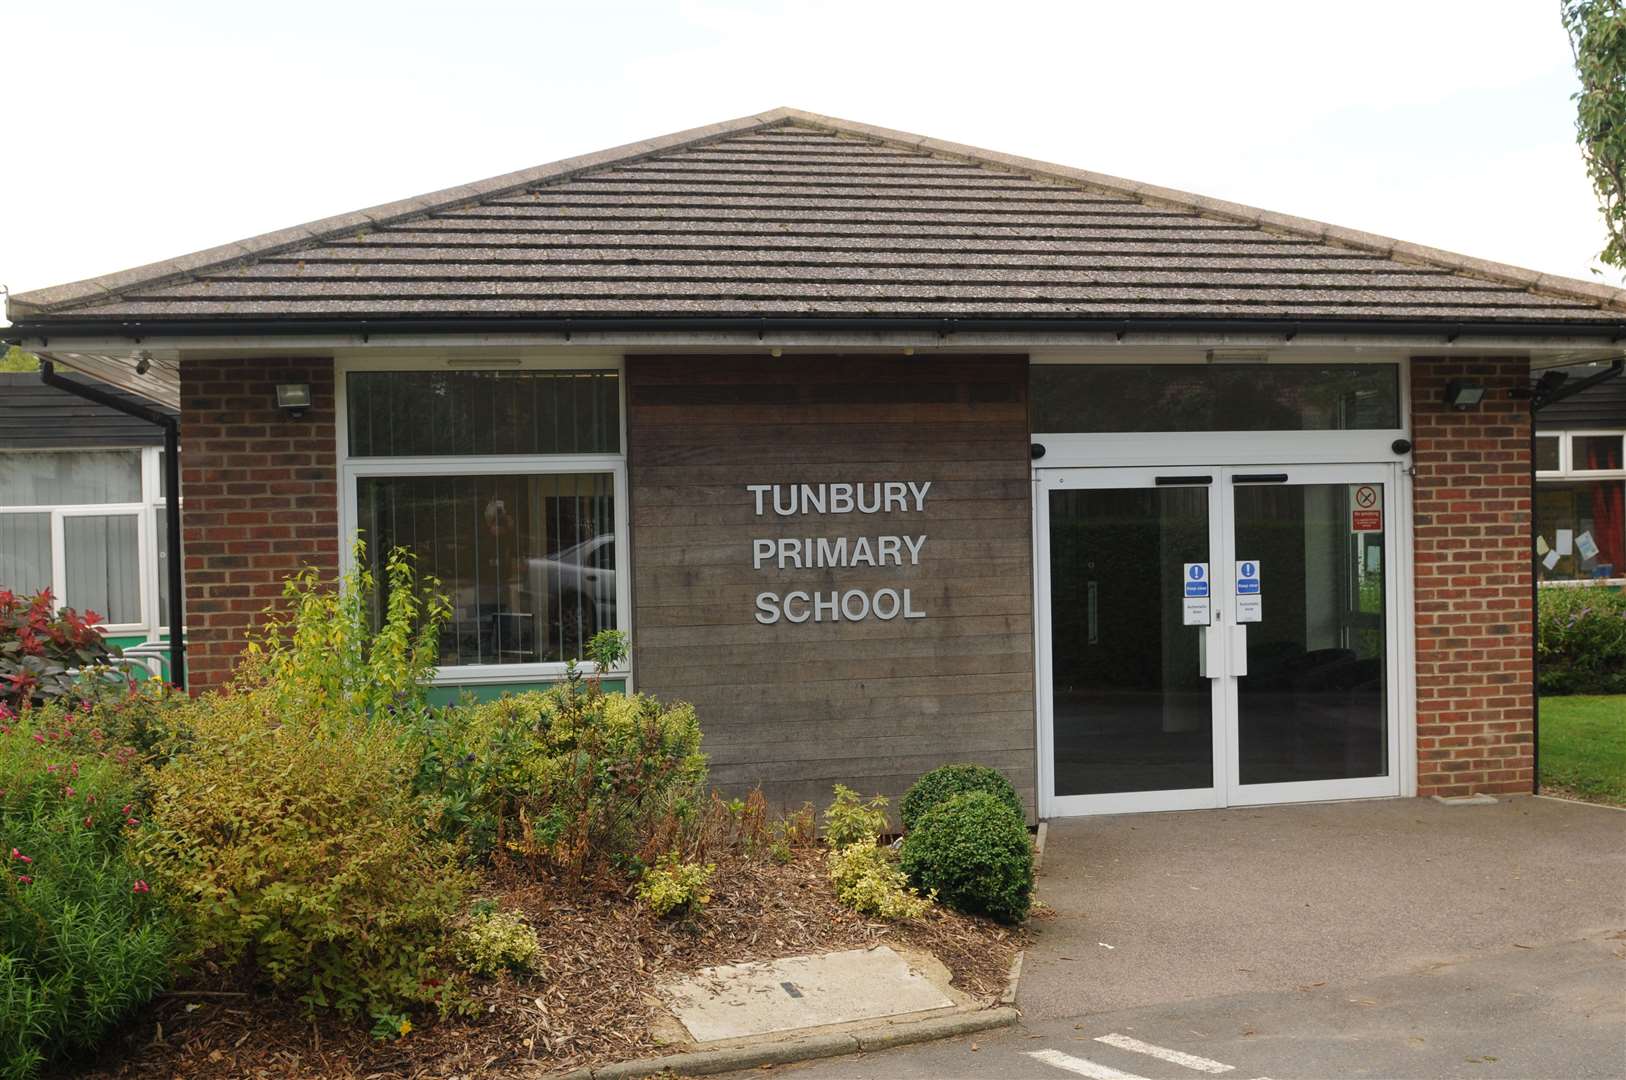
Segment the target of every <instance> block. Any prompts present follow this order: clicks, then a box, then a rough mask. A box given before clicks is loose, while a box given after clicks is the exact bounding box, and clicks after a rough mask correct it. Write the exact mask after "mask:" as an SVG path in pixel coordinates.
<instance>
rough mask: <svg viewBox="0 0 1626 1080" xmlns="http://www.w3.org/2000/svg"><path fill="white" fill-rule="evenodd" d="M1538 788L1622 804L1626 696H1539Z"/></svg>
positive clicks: (1625, 776) (1625, 783) (1624, 793)
mask: <svg viewBox="0 0 1626 1080" xmlns="http://www.w3.org/2000/svg"><path fill="white" fill-rule="evenodd" d="M1540 762H1541V763H1540V769H1541V790H1542V792H1543V793H1545V794H1548V795H1565V796H1570V797H1573V798H1577V799H1587V800H1590V801H1592V802H1603V803H1611V804H1613V805H1615V806H1626V694H1611V695H1609V696H1606V697H1589V696H1586V695H1580V694H1578V695H1576V696H1574V697H1543V698H1542V699H1541V759H1540Z"/></svg>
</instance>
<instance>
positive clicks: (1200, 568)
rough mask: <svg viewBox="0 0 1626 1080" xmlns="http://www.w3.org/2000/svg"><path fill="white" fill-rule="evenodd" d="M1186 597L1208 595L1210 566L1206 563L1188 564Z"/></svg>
mask: <svg viewBox="0 0 1626 1080" xmlns="http://www.w3.org/2000/svg"><path fill="white" fill-rule="evenodd" d="M1186 595H1187V596H1207V595H1208V564H1207V563H1205V562H1188V563H1186Z"/></svg>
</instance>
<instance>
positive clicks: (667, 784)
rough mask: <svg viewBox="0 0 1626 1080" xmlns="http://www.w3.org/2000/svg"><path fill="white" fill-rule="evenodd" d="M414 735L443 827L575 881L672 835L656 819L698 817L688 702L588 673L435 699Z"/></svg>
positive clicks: (695, 730) (635, 868)
mask: <svg viewBox="0 0 1626 1080" xmlns="http://www.w3.org/2000/svg"><path fill="white" fill-rule="evenodd" d="M424 738H425V742H424V753H423V757H422V760H421V762H420V764H419V768H418V775H417V786H418V789H419V790H420V791H422V792H424V793H425V794H427V795H429V796H430V797H431V798H432V799H434V800H435V802H436V805H437V806H438V807H439V812H440V823H441V829H442V833H443V835H445V836H448V837H451V836H466V837H468V839H469V843H470V847H471V849H472V850H473V851H474V852H475V853H476V854H478V855H489V854H492V853H494V852H497V851H503V852H507V853H509V854H513V855H518V856H522V857H525V858H530V859H535V860H537V861H539V862H541V863H544V864H546V865H548V866H549V867H551V868H553V869H555V870H557V871H558V872H560V873H562V874H564V875H565V876H567V877H569V878H571V879H576V880H580V879H582V878H585V877H589V876H597V875H599V874H601V873H604V872H606V871H618V872H621V873H626V874H631V875H632V876H636V875H637V874H638V873H639V872H641V871H642V869H643V862H642V856H643V855H644V854H645V853H650V854H652V853H653V851H652V846H653V845H655V844H656V843H659V845H661V846H659V847H654V848H653V850H665V848H666V847H669V846H671V845H670V839H671V838H670V835H669V833H670V829H669V828H663V826H666V825H667V824H669V823H670V822H671V821H673V820H685V821H692V820H693V819H694V818H695V817H696V815H697V812H698V809H699V807H700V803H701V800H700V796H701V793H702V792H703V791H704V789H705V783H706V759H705V757H704V756H703V755H702V754H701V753H700V724H699V722H698V721H697V720H696V719H695V714H694V709H693V708H692V707H691V706H689V705H685V704H681V703H680V704H677V705H671V706H667V705H663V704H661V702H659V701H657V700H656V699H655V698H652V697H649V696H647V695H642V694H639V695H633V696H630V697H629V696H627V695H625V694H621V693H610V694H606V693H603V692H601V691H600V690H599V689H598V687H597V686H596V685H593V684H589V685H588V687H587V688H586V689H585V690H584V689H583V688H582V687H581V686H579V685H578V684H576V683H575V682H571V683H567V684H565V685H562V686H558V687H555V688H553V689H551V690H548V691H546V692H532V693H526V694H518V695H514V696H510V697H504V698H500V699H498V700H497V701H491V702H486V703H483V704H479V705H463V706H458V707H455V708H450V709H442V710H439V711H437V712H436V713H434V714H433V715H431V716H430V717H429V718H428V719H427V721H426V722H425V725H424Z"/></svg>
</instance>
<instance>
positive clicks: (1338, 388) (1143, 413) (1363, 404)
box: [1030, 364, 1400, 433]
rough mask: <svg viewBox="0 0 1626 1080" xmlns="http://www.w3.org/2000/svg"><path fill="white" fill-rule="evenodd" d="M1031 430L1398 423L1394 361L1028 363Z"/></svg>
mask: <svg viewBox="0 0 1626 1080" xmlns="http://www.w3.org/2000/svg"><path fill="white" fill-rule="evenodd" d="M1030 379H1031V385H1032V400H1033V405H1032V409H1033V430H1034V431H1036V432H1055V433H1059V432H1132V431H1340V430H1350V429H1361V430H1368V429H1375V430H1392V429H1395V428H1398V427H1400V376H1399V368H1398V367H1396V366H1395V365H1393V364H1146V365H1128V364H1035V365H1034V366H1033V368H1032V369H1031V373H1030Z"/></svg>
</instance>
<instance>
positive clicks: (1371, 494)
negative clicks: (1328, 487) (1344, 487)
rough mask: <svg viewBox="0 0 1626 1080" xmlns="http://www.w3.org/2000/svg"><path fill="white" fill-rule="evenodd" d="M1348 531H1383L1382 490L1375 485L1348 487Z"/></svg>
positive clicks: (1353, 485) (1352, 485)
mask: <svg viewBox="0 0 1626 1080" xmlns="http://www.w3.org/2000/svg"><path fill="white" fill-rule="evenodd" d="M1349 531H1350V532H1356V533H1375V532H1382V531H1383V488H1382V487H1380V486H1378V485H1377V484H1351V485H1349Z"/></svg>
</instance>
